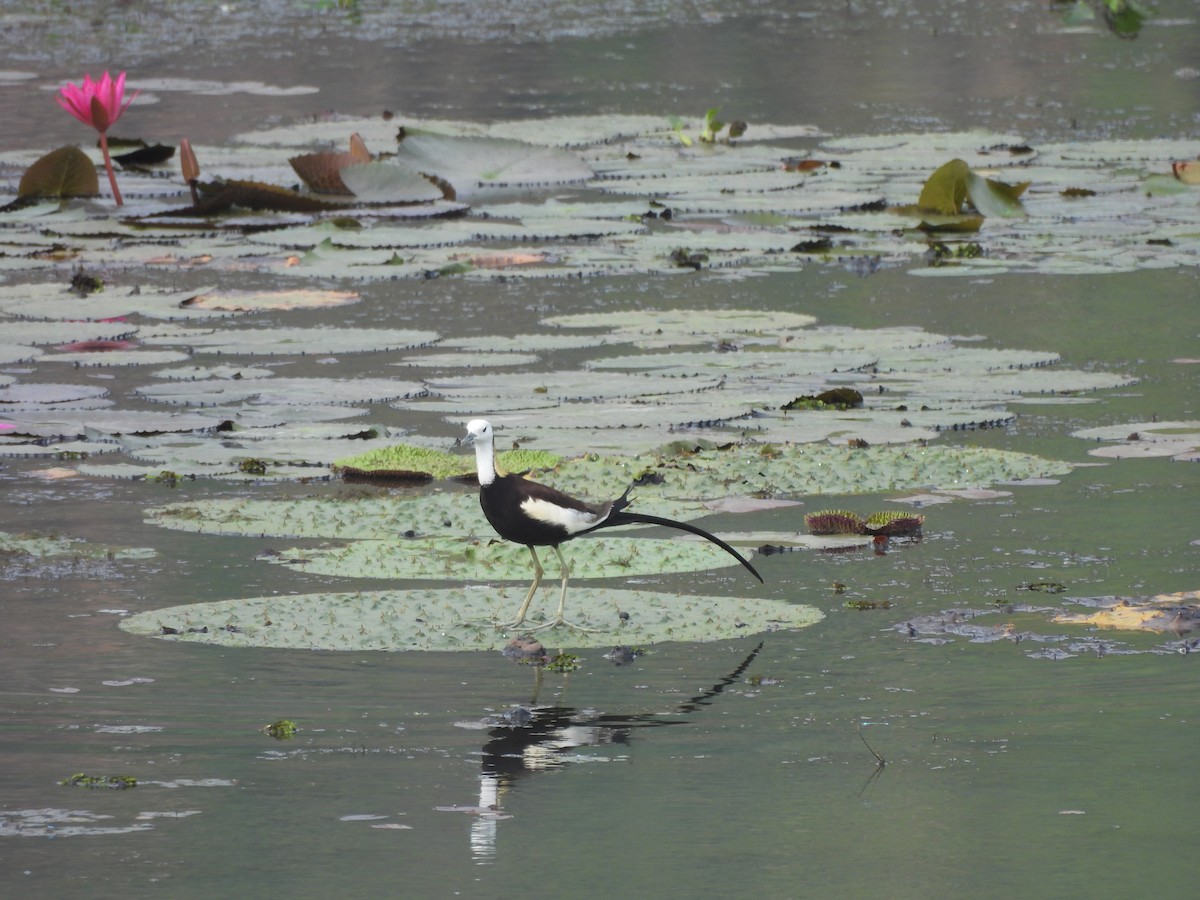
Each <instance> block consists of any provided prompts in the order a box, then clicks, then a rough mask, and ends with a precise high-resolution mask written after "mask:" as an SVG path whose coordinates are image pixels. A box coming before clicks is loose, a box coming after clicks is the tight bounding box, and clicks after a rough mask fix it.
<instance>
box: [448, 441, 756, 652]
mask: <svg viewBox="0 0 1200 900" xmlns="http://www.w3.org/2000/svg"><path fill="white" fill-rule="evenodd" d="M464 441H465V442H466V443H469V444H474V445H475V465H476V469H477V470H478V473H479V505H480V506H482V507H483V514H484V515H485V516H487V520H488V522H490V523H491V525H492V527H493V528H494V529H496V533H497V534H499V535H500V537H502V538H504V539H505V540H509V541H513V542H514V543H517V544H524V545H525V546H526V547H528V548H529V555H530V556H532V557H533V584H531V585H530V586H529V593H527V594H526V595H525V600H524V601H523V602H522V603H521V608H520V609H518V610H517V617H516V619H514V620H513V621H512V622H509V623H507V624H506V625H501V626H498V627H501V628H516V627H517V626H519V625H520V624H521V623H523V622H524V621H525V613H526V612H528V611H529V604H530V603H531V602H532V601H533V595H534V593H535V592H536V591H537V588H538V585H539V584H541V583H542V574H543V570H542V563H541V560H539V559H538V555H537V550H536V549H534V548H536V547H553V548H554V553H555V554H556V555H557V556H558V562H559V565H560V566H561V568H562V593H561V594H560V595H559V600H558V612H557V613H556V614H555V616H554V619H553V620H550V621H547V622H545V623H543V624H541V625H538V626H536V628H550V627H553V626H555V625H565V624H568V623H567V622H566V621H565V620H564V618H563V610H564V608H565V607H566V603H567V580H568V579H569V578H570V577H571V567H570V566H569V565H568V564H567V561H566V560H565V559H564V558H563V555H562V551H561V550H559V545H560V544H562V543H563V542H564V541H569V540H571V538H576V537H579V536H580V535H581V534H587V533H588V532H591V531H596V530H598V529H600V528H615V527H616V526H618V525H664V526H666V527H667V528H678V529H679V530H680V531H688V532H691V533H692V534H696V535H699V536H700V537H702V538H704V539H706V540H709V541H712V542H713V543H714V544H716V545H717V546H718V547H720V548H721V549H722V550H724V551H725V552H726V553H728V554H730V555H731V556H732V557H733V558H734V559H736V560H737V561H738V562H740V563H741V564H742V565H743V566H745V567H746V568H747V569H748V570H749V572H750V574H751V575H753V576H754V577H755V578H757V579H758V580H759V581H762V576H761V575H759V574H758V572H757V571H755V569H754V566H752V565H750V563H749V562H748V561H747V560H746V558H745V557H743V556H742V555H741V554H740V553H738V552H737V551H736V550H734V549H733V548H732V547H730V546H729V545H728V544H727V543H725V542H724V541H723V540H721V539H720V538H719V537H717V536H716V535H712V534H709V533H708V532H707V531H705V530H704V529H703V528H697V527H696V526H695V525H689V524H688V523H686V522H676V521H675V520H674V519H664V518H661V517H659V516H648V515H643V514H642V513H635V512H628V511H626V507H627V506H628V505H629V503H630V500H629V490H628V489H626V491H625V493H624V494H622V495H621V496H620V497H618V498H617V499H616V500H613V501H611V502H609V503H603V504H600V505H596V506H594V505H592V504H589V503H584V502H583V501H582V500H576V499H575V498H574V497H571V496H569V495H567V494H564V493H563V492H562V491H559V490H555V489H554V488H552V487H550V486H548V485H545V484H539V483H538V482H536V481H530V480H529V479H527V478H523V477H521V476H520V475H513V474H511V473H505V474H501V473H500V472H498V471H497V470H496V454H495V435H494V433H493V431H492V426H491V425H490V424H489V423H488V422H487V421H486V420H484V419H473V420H472V421H470V422H468V423H467V435H466V437H465V438H464ZM534 630H536V629H534Z"/></svg>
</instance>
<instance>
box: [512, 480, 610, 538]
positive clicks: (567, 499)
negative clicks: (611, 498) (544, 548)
mask: <svg viewBox="0 0 1200 900" xmlns="http://www.w3.org/2000/svg"><path fill="white" fill-rule="evenodd" d="M522 486H523V487H524V488H525V493H526V494H527V495H528V496H527V497H526V498H525V499H524V500H522V501H521V511H522V512H523V513H525V515H527V516H529V518H531V519H534V520H535V521H538V522H542V523H544V524H546V525H554V526H557V527H559V528H562V529H563V530H564V531H565V532H566V533H567V534H568V535H575V534H579V533H580V532H581V531H587V530H589V529H591V528H595V527H596V526H597V525H599V524H600V523H601V522H603V521H604V519H605V518H606V517H607V516H608V513H609V510H610V509H611V507H612V504H605V505H604V506H601V507H595V506H591V505H589V504H587V503H584V502H583V501H582V500H576V499H575V498H574V497H572V496H570V495H569V494H564V493H563V492H562V491H559V490H556V489H555V488H552V487H550V486H549V485H545V484H540V483H538V482H536V481H528V480H526V481H525V482H524V484H523V485H522Z"/></svg>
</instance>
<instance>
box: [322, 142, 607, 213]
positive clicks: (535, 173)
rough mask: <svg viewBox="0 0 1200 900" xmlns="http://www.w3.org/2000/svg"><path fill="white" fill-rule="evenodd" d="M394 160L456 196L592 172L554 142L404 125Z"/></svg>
mask: <svg viewBox="0 0 1200 900" xmlns="http://www.w3.org/2000/svg"><path fill="white" fill-rule="evenodd" d="M395 159H396V161H397V162H399V163H401V164H403V165H405V166H407V167H408V168H410V169H413V170H415V171H418V172H422V173H425V174H427V175H436V176H438V177H439V178H442V179H444V180H445V181H448V182H449V183H450V184H452V185H453V186H454V189H455V191H456V192H457V193H458V195H459V196H460V197H462V196H464V195H466V194H471V193H474V192H477V191H478V190H479V189H480V188H482V187H525V186H532V185H552V184H565V183H570V182H579V181H585V180H587V179H588V178H591V177H592V169H591V167H590V166H589V165H587V163H585V162H584V161H583V160H582V159H580V158H579V157H578V156H576V155H575V154H573V153H569V152H567V151H565V150H560V149H558V148H556V147H547V146H539V145H536V144H527V143H524V142H522V141H516V140H511V139H508V138H485V137H478V138H475V137H458V136H454V135H445V134H436V133H434V132H427V131H420V130H417V129H406V130H405V132H404V135H403V139H402V140H401V142H400V147H399V150H398V151H397V154H396V157H395ZM343 177H344V176H343ZM352 189H353V188H352Z"/></svg>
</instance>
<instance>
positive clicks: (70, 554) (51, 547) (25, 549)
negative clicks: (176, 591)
mask: <svg viewBox="0 0 1200 900" xmlns="http://www.w3.org/2000/svg"><path fill="white" fill-rule="evenodd" d="M157 555H158V554H157V552H156V551H155V550H153V549H151V548H148V547H136V548H134V547H117V546H109V545H106V544H93V543H90V542H88V541H84V540H80V539H79V538H71V537H64V536H62V535H48V534H32V533H26V534H13V533H11V532H7V531H0V571H2V570H3V569H5V568H9V567H12V566H16V565H21V564H22V562H23V561H26V560H32V559H39V560H45V559H61V558H71V559H84V560H90V561H103V560H109V559H150V558H152V557H155V556H157Z"/></svg>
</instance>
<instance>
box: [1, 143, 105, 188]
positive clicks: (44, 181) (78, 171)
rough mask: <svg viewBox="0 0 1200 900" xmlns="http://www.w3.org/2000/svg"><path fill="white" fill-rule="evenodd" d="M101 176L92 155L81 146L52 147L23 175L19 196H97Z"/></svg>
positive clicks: (19, 186)
mask: <svg viewBox="0 0 1200 900" xmlns="http://www.w3.org/2000/svg"><path fill="white" fill-rule="evenodd" d="M99 193H100V180H99V178H98V177H97V175H96V166H95V164H94V163H93V162H92V160H91V158H90V157H89V156H88V155H87V154H86V153H84V152H83V151H82V150H80V149H79V148H78V147H74V146H67V147H59V148H58V149H57V150H51V151H50V152H49V153H47V154H46V155H45V156H43V157H42V158H41V159H39V160H38V161H37V162H35V163H34V164H33V165H32V166H30V167H29V168H28V169H27V170H26V172H25V174H24V175H22V176H21V183H20V185H18V187H17V196H18V197H20V198H25V197H95V196H96V195H97V194H99Z"/></svg>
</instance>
